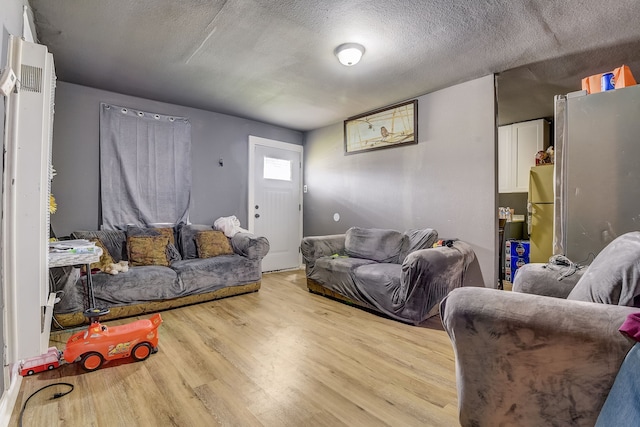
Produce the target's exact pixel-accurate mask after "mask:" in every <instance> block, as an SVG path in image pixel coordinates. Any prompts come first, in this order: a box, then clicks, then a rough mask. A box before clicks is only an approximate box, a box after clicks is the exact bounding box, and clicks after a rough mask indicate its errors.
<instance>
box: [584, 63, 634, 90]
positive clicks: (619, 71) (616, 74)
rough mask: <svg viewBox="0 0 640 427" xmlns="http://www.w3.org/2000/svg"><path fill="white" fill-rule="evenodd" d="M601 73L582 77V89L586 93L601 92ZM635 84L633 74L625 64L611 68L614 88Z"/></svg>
mask: <svg viewBox="0 0 640 427" xmlns="http://www.w3.org/2000/svg"><path fill="white" fill-rule="evenodd" d="M603 74H604V73H600V74H594V75H593V76H589V77H585V78H584V79H582V90H586V91H587V93H598V92H601V80H602V75H603ZM635 84H636V81H635V79H634V78H633V74H631V70H630V69H629V67H627V66H626V65H622V66H620V67H618V68H616V69H615V70H613V85H614V87H615V88H616V89H620V88H622V87H627V86H634V85H635Z"/></svg>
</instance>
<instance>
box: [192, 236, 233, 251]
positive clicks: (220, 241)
mask: <svg viewBox="0 0 640 427" xmlns="http://www.w3.org/2000/svg"><path fill="white" fill-rule="evenodd" d="M196 246H197V247H198V256H199V257H200V258H212V257H215V256H218V255H230V254H233V249H232V248H231V245H230V244H229V239H227V236H225V235H224V233H223V232H222V231H216V230H211V231H199V232H198V233H197V234H196Z"/></svg>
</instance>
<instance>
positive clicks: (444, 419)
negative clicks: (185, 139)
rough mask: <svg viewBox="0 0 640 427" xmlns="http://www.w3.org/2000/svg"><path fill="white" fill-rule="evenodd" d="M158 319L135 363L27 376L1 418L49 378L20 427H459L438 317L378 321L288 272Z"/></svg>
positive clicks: (61, 338) (450, 362)
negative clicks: (154, 337)
mask: <svg viewBox="0 0 640 427" xmlns="http://www.w3.org/2000/svg"><path fill="white" fill-rule="evenodd" d="M162 318H163V320H164V323H163V324H162V326H161V327H160V345H159V351H158V353H157V354H154V355H152V356H151V357H150V358H149V359H147V360H146V361H143V362H137V363H136V362H133V361H131V360H121V361H116V362H111V363H109V364H107V365H105V366H103V367H102V368H101V369H99V370H97V371H95V372H91V373H86V372H84V371H83V370H82V369H81V368H80V367H79V366H77V364H71V365H63V366H62V367H60V368H58V369H56V370H53V371H48V372H42V373H40V374H36V375H34V376H32V377H26V378H25V379H24V381H23V383H22V387H21V390H20V394H19V396H18V400H17V402H16V406H15V408H14V411H13V416H12V418H11V424H10V425H12V426H15V425H17V421H18V415H19V412H20V409H21V407H22V405H23V402H24V401H25V400H26V399H27V397H28V396H29V395H30V394H31V393H33V392H34V391H35V390H37V389H38V388H40V387H42V386H44V385H47V384H51V383H54V382H60V381H62V382H69V383H72V384H74V385H75V390H74V391H73V392H72V393H71V394H69V395H67V396H64V397H62V398H60V399H55V400H51V397H52V395H53V393H55V392H56V391H64V390H66V389H65V388H62V387H60V388H59V389H58V388H57V387H51V388H49V389H47V390H45V391H43V392H40V393H39V394H38V395H36V396H35V397H34V398H32V399H31V400H30V401H29V404H28V406H27V409H26V411H25V415H24V425H25V426H83V427H84V426H118V427H119V426H145V427H146V426H215V425H222V426H243V427H244V426H455V425H458V421H457V398H456V387H455V374H454V356H453V350H452V348H451V344H450V342H449V338H448V337H447V335H446V333H445V332H444V331H443V330H442V326H441V325H440V319H439V318H437V317H436V318H432V319H430V320H429V321H427V322H426V323H425V324H424V325H421V326H418V327H416V326H410V325H405V324H403V323H400V322H397V321H394V320H390V319H386V318H383V317H380V316H377V315H375V314H371V313H368V312H366V311H364V310H361V309H358V308H355V307H351V306H349V305H346V304H343V303H340V302H336V301H333V300H330V299H328V298H325V297H321V296H317V295H314V294H311V293H309V292H308V291H307V289H306V285H305V278H304V273H303V272H302V271H294V272H280V273H270V274H265V275H264V278H263V281H262V289H260V291H259V292H256V293H252V294H248V295H240V296H234V297H230V298H226V299H223V300H218V301H212V302H208V303H203V304H199V305H195V306H190V307H183V308H179V309H174V310H170V311H165V312H163V313H162ZM131 320H132V319H126V320H121V321H112V322H107V324H111V325H116V324H122V323H128V322H130V321H131ZM69 335H70V332H64V333H61V332H58V333H54V334H52V341H53V344H54V345H56V346H57V347H58V348H60V349H62V348H64V345H65V343H66V340H67V337H68V336H69Z"/></svg>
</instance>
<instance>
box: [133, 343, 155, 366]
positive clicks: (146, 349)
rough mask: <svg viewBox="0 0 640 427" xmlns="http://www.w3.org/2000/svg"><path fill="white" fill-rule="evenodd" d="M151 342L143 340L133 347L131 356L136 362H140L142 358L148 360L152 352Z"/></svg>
mask: <svg viewBox="0 0 640 427" xmlns="http://www.w3.org/2000/svg"><path fill="white" fill-rule="evenodd" d="M152 351H153V350H152V348H151V344H149V343H148V342H141V343H140V344H138V345H136V346H135V347H133V351H132V352H131V357H133V360H135V361H136V362H140V361H142V360H146V359H147V358H148V357H149V356H150V355H151V352H152Z"/></svg>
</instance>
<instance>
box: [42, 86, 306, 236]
mask: <svg viewBox="0 0 640 427" xmlns="http://www.w3.org/2000/svg"><path fill="white" fill-rule="evenodd" d="M100 102H107V103H112V104H116V105H120V106H124V107H129V108H134V109H142V110H144V111H150V112H155V113H160V114H169V115H174V116H183V117H188V118H189V120H190V121H191V155H192V159H191V162H192V163H191V166H192V193H191V212H190V219H191V222H193V223H202V224H213V221H214V220H215V219H216V218H218V217H221V216H229V215H235V216H237V217H238V219H239V220H240V222H241V224H242V226H243V227H246V226H247V192H248V169H247V164H248V147H249V142H248V141H249V135H255V136H260V137H263V138H269V139H275V140H279V141H284V142H289V143H292V144H298V145H301V144H302V139H303V135H302V133H300V132H297V131H293V130H289V129H285V128H281V127H277V126H272V125H268V124H264V123H260V122H256V121H252V120H246V119H242V118H238V117H233V116H228V115H225V114H218V113H213V112H209V111H204V110H198V109H194V108H188V107H183V106H179V105H172V104H166V103H162V102H157V101H151V100H148V99H142V98H136V97H132V96H128V95H122V94H118V93H113V92H106V91H103V90H97V89H93V88H88V87H84V86H78V85H74V84H70V83H65V82H58V86H57V89H56V106H55V109H56V113H55V118H54V128H53V165H54V167H55V169H56V170H57V172H58V175H57V176H56V177H55V179H54V180H53V184H52V192H53V194H54V196H55V198H56V201H57V202H58V212H56V213H55V214H54V215H52V217H51V224H52V226H53V229H54V232H55V233H56V235H58V236H65V235H68V234H69V233H71V232H72V231H74V230H97V229H98V226H99V163H98V162H99V108H98V106H99V104H100ZM219 158H223V159H224V166H223V167H220V166H219V165H218V159H219Z"/></svg>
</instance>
